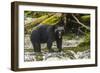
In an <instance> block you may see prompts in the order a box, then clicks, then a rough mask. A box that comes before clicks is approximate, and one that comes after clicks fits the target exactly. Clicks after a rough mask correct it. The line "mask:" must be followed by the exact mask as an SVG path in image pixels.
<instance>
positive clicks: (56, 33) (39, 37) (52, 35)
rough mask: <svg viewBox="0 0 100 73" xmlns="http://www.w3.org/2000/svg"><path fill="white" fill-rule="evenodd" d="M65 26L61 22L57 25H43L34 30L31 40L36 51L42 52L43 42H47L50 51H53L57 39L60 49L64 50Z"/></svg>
mask: <svg viewBox="0 0 100 73" xmlns="http://www.w3.org/2000/svg"><path fill="white" fill-rule="evenodd" d="M63 33H64V27H63V25H62V24H61V25H60V24H56V25H41V26H39V27H38V28H37V29H35V30H33V31H32V34H31V42H32V45H33V48H34V52H41V43H47V48H48V50H49V52H53V49H52V48H51V47H52V43H53V42H54V41H56V44H57V48H58V49H59V50H58V51H59V52H61V50H62V35H63Z"/></svg>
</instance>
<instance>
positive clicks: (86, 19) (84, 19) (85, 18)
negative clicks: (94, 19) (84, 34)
mask: <svg viewBox="0 0 100 73" xmlns="http://www.w3.org/2000/svg"><path fill="white" fill-rule="evenodd" d="M89 20H90V15H84V16H81V21H83V22H87V21H89Z"/></svg>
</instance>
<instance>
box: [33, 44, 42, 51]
mask: <svg viewBox="0 0 100 73" xmlns="http://www.w3.org/2000/svg"><path fill="white" fill-rule="evenodd" d="M33 46H34V52H41V46H40V43H34V44H33Z"/></svg>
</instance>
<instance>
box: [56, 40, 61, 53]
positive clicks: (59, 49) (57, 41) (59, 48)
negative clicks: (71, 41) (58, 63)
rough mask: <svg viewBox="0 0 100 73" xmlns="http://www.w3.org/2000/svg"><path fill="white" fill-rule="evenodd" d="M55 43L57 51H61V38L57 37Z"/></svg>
mask: <svg viewBox="0 0 100 73" xmlns="http://www.w3.org/2000/svg"><path fill="white" fill-rule="evenodd" d="M56 43H57V48H58V52H61V51H62V39H57V40H56Z"/></svg>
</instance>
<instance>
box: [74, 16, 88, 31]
mask: <svg viewBox="0 0 100 73" xmlns="http://www.w3.org/2000/svg"><path fill="white" fill-rule="evenodd" d="M72 16H73V18H74V19H75V20H76V21H77V23H78V24H80V25H82V26H83V27H84V28H86V29H88V30H90V28H89V27H88V26H86V25H84V24H83V23H81V22H80V21H79V20H78V19H77V17H76V16H75V15H74V14H72Z"/></svg>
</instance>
